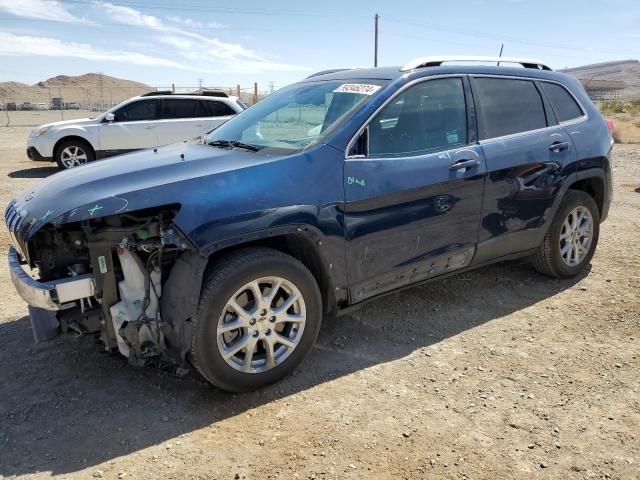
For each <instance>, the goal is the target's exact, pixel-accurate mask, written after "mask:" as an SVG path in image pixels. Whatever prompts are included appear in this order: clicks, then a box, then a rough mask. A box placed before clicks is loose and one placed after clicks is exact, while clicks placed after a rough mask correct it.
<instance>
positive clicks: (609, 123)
mask: <svg viewBox="0 0 640 480" xmlns="http://www.w3.org/2000/svg"><path fill="white" fill-rule="evenodd" d="M606 121H607V128H608V129H609V133H610V134H611V136H613V131H614V130H615V129H616V126H615V124H614V123H613V119H612V118H607V119H606Z"/></svg>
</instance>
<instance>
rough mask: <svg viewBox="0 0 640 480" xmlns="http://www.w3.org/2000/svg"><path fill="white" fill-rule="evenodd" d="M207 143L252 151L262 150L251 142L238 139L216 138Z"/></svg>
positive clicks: (213, 145)
mask: <svg viewBox="0 0 640 480" xmlns="http://www.w3.org/2000/svg"><path fill="white" fill-rule="evenodd" d="M207 145H211V146H212V147H228V148H229V147H230V148H244V149H245V150H249V151H251V152H257V151H259V150H260V147H256V146H255V145H251V144H249V143H242V142H237V141H236V140H214V141H213V142H208V143H207Z"/></svg>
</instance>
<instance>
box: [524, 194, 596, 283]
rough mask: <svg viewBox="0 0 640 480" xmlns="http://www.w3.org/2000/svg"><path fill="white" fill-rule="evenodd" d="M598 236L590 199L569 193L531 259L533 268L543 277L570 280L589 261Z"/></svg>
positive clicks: (594, 210) (593, 206)
mask: <svg viewBox="0 0 640 480" xmlns="http://www.w3.org/2000/svg"><path fill="white" fill-rule="evenodd" d="M599 234H600V212H599V211H598V206H597V205H596V203H595V201H594V200H593V198H592V197H591V195H589V194H587V193H585V192H582V191H578V190H569V191H568V192H567V194H566V195H565V198H564V199H563V200H562V203H561V204H560V207H559V208H558V211H557V212H556V216H555V217H554V219H553V222H552V223H551V225H550V227H549V230H548V231H547V234H546V235H545V237H544V240H543V242H542V245H540V247H539V249H538V251H537V252H536V254H535V255H534V256H533V265H534V267H535V268H536V270H538V271H539V272H540V273H544V274H545V275H549V276H552V277H558V278H568V277H573V276H575V275H577V274H578V273H580V272H581V271H582V270H583V269H584V267H585V266H586V265H587V264H588V263H589V262H590V261H591V258H592V257H593V254H594V253H595V250H596V246H597V244H598V236H599Z"/></svg>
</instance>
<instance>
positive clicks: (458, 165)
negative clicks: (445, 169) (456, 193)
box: [449, 158, 480, 170]
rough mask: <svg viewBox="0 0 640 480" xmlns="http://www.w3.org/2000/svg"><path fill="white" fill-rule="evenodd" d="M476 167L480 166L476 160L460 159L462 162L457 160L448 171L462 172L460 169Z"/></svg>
mask: <svg viewBox="0 0 640 480" xmlns="http://www.w3.org/2000/svg"><path fill="white" fill-rule="evenodd" d="M478 165H480V162H478V160H476V159H475V158H474V159H469V160H465V159H462V160H458V161H457V162H456V163H454V164H453V165H450V166H449V170H462V169H467V168H473V167H477V166H478Z"/></svg>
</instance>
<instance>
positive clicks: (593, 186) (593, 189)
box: [569, 176, 605, 216]
mask: <svg viewBox="0 0 640 480" xmlns="http://www.w3.org/2000/svg"><path fill="white" fill-rule="evenodd" d="M569 190H580V191H582V192H585V193H587V194H589V195H590V196H591V197H592V198H593V200H594V201H595V202H596V205H597V206H598V212H599V213H600V216H602V214H603V208H604V196H605V181H604V179H603V178H601V177H599V176H591V177H586V178H582V179H579V180H576V181H575V182H573V183H572V184H571V185H569Z"/></svg>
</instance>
